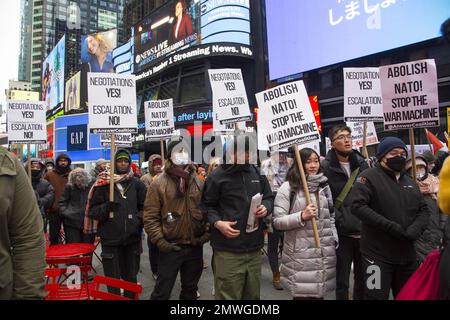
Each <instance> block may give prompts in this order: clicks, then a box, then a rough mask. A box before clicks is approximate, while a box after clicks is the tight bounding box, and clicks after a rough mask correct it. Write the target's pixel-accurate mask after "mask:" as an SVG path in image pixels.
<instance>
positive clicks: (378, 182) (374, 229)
mask: <svg viewBox="0 0 450 320" xmlns="http://www.w3.org/2000/svg"><path fill="white" fill-rule="evenodd" d="M351 196H352V199H353V203H352V207H351V209H352V213H353V214H354V215H355V216H357V217H358V218H359V219H361V221H362V229H361V244H360V248H361V253H362V254H364V255H366V256H368V257H369V258H375V259H378V260H381V261H384V262H387V263H391V264H407V263H411V262H414V261H416V251H415V248H414V242H415V241H416V240H417V239H418V238H419V237H420V236H421V234H422V232H423V231H424V229H425V227H426V225H427V223H428V219H429V216H430V213H429V210H430V209H429V208H428V206H427V204H426V202H425V199H424V197H423V195H422V194H421V193H420V190H419V187H418V186H417V184H416V183H415V181H413V180H412V179H411V177H410V176H408V175H407V174H406V172H405V171H403V172H402V173H401V174H400V177H399V179H398V181H397V178H396V176H395V175H394V173H392V172H391V171H388V170H387V169H385V168H383V167H381V165H379V164H378V165H376V166H375V167H374V168H371V169H367V170H366V171H364V172H363V173H362V174H361V175H360V177H359V178H358V179H357V181H356V183H355V185H354V187H353V190H352V192H351Z"/></svg>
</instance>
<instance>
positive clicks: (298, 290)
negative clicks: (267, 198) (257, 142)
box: [273, 148, 338, 300]
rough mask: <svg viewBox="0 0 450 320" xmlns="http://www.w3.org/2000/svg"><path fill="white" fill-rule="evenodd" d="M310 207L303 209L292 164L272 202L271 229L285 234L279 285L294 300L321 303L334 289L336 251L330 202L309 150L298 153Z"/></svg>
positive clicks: (316, 160) (304, 204)
mask: <svg viewBox="0 0 450 320" xmlns="http://www.w3.org/2000/svg"><path fill="white" fill-rule="evenodd" d="M300 157H301V159H302V163H303V168H304V170H305V174H306V178H307V183H308V189H309V192H310V195H311V202H312V203H311V204H310V205H309V206H307V201H306V196H305V193H304V191H303V186H302V182H301V177H300V172H299V170H298V165H297V162H296V161H295V162H294V164H293V165H292V167H291V168H290V169H289V172H288V174H287V181H286V182H285V183H284V184H283V185H282V186H281V187H280V189H279V190H278V193H277V196H276V198H275V208H274V213H273V215H274V226H275V228H277V229H278V230H281V231H285V234H284V246H283V255H282V259H281V260H282V261H281V263H282V266H281V270H280V271H281V284H282V286H283V287H284V288H285V289H286V290H288V291H289V292H290V293H291V295H292V296H293V298H294V300H302V299H323V298H324V296H325V294H326V293H327V292H330V291H333V290H335V286H336V247H337V245H338V236H337V231H336V227H335V224H334V209H333V198H332V195H331V190H330V187H329V186H328V183H327V178H326V177H325V176H324V175H323V173H321V169H320V162H319V155H318V154H317V153H316V152H315V151H314V150H313V149H310V148H304V149H302V150H301V151H300ZM313 217H315V218H316V222H317V228H318V232H319V238H320V248H316V246H315V241H314V233H313V227H312V223H311V219H312V218H313Z"/></svg>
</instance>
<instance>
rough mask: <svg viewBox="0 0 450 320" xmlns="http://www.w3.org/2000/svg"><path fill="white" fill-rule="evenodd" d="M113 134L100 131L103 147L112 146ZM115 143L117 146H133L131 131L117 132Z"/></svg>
mask: <svg viewBox="0 0 450 320" xmlns="http://www.w3.org/2000/svg"><path fill="white" fill-rule="evenodd" d="M111 135H112V134H111V133H100V143H101V144H102V146H103V147H109V146H111ZM115 144H116V147H124V148H131V147H132V146H133V142H132V141H131V133H116V134H115Z"/></svg>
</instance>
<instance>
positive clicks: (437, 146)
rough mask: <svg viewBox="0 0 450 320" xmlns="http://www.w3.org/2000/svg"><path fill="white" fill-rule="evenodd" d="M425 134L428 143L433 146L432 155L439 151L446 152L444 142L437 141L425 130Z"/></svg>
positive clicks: (436, 138)
mask: <svg viewBox="0 0 450 320" xmlns="http://www.w3.org/2000/svg"><path fill="white" fill-rule="evenodd" d="M425 133H426V134H427V138H428V140H429V141H430V143H431V144H432V145H433V153H434V154H435V155H436V153H438V152H439V151H444V152H448V148H447V146H446V145H445V143H444V142H442V141H441V140H439V139H438V137H436V136H435V135H434V134H433V133H431V132H430V131H428V130H427V129H425Z"/></svg>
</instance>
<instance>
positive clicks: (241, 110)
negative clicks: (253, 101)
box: [208, 69, 252, 124]
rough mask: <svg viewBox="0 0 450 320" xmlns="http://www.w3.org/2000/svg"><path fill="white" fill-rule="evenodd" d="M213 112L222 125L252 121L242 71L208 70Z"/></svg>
mask: <svg viewBox="0 0 450 320" xmlns="http://www.w3.org/2000/svg"><path fill="white" fill-rule="evenodd" d="M208 73H209V80H210V82H211V89H212V95H213V110H214V112H216V113H217V119H218V120H219V121H220V124H229V123H236V122H242V121H248V120H251V119H252V116H251V113H250V108H249V105H248V100H247V93H246V91H245V85H244V80H243V77H242V72H241V69H212V70H208Z"/></svg>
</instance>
